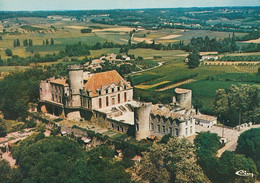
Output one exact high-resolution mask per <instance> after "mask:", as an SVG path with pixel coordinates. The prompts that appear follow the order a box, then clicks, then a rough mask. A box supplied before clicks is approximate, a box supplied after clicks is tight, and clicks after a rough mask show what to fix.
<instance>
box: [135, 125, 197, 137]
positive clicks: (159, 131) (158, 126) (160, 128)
mask: <svg viewBox="0 0 260 183" xmlns="http://www.w3.org/2000/svg"><path fill="white" fill-rule="evenodd" d="M189 129H190V134H193V133H192V132H193V131H192V126H190V127H187V128H185V135H186V136H188V135H189V134H188V130H189ZM137 130H139V129H137ZM151 130H153V131H154V124H153V123H151ZM156 132H157V133H162V134H165V133H166V127H165V126H161V125H157V129H156ZM168 134H171V135H175V136H179V129H178V128H175V134H173V131H172V127H169V128H168Z"/></svg>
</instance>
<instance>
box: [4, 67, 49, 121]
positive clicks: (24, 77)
mask: <svg viewBox="0 0 260 183" xmlns="http://www.w3.org/2000/svg"><path fill="white" fill-rule="evenodd" d="M50 76H51V74H50V73H47V72H44V71H43V70H42V69H37V68H32V69H29V70H27V71H25V72H23V71H19V72H15V73H10V74H9V75H8V76H6V77H5V78H4V79H3V80H2V81H1V82H0V96H1V97H0V108H1V110H2V111H3V114H4V117H5V118H7V119H17V118H19V117H22V118H26V117H27V115H28V103H29V102H37V99H38V98H39V83H40V81H41V80H44V79H46V78H49V77H50Z"/></svg>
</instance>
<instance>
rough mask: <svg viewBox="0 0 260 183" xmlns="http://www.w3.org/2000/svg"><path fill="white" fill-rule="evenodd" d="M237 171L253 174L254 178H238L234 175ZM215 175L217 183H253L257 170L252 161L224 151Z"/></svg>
mask: <svg viewBox="0 0 260 183" xmlns="http://www.w3.org/2000/svg"><path fill="white" fill-rule="evenodd" d="M238 170H245V171H246V172H249V173H253V174H254V177H239V176H237V175H236V174H235V173H236V172H237V171H238ZM215 173H216V174H217V175H218V177H217V180H218V182H248V183H249V182H250V183H253V182H255V178H256V175H257V169H256V165H255V163H254V162H253V160H252V159H250V158H246V157H245V156H244V155H239V154H235V153H234V152H231V151H225V152H224V153H223V154H222V155H221V157H220V158H219V166H218V167H217V168H216V169H215Z"/></svg>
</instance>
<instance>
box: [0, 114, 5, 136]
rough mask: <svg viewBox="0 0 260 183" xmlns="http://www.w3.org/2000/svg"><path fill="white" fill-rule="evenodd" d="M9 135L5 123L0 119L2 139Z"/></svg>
mask: <svg viewBox="0 0 260 183" xmlns="http://www.w3.org/2000/svg"><path fill="white" fill-rule="evenodd" d="M6 135H7V129H6V125H5V122H4V121H3V120H2V119H1V118H0V137H5V136H6Z"/></svg>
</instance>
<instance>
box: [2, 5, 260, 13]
mask: <svg viewBox="0 0 260 183" xmlns="http://www.w3.org/2000/svg"><path fill="white" fill-rule="evenodd" d="M238 7H245V8H246V7H256V8H257V7H259V8H260V6H256V5H247V6H244V5H236V6H194V7H170V8H168V7H165V8H111V9H110V8H108V9H105V8H104V9H56V10H46V9H45V10H44V9H43V10H40V9H39V10H0V12H39V11H45V12H51V11H106V10H107V11H109V10H146V9H189V8H238Z"/></svg>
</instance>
